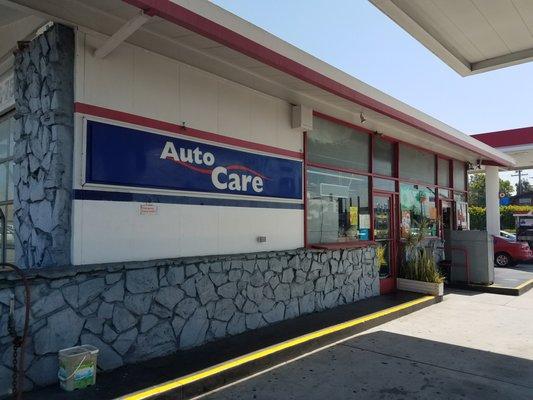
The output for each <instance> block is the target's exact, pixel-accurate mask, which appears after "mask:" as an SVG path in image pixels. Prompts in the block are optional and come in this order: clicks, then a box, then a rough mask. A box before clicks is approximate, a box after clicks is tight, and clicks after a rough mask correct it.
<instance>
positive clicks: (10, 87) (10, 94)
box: [0, 72, 15, 114]
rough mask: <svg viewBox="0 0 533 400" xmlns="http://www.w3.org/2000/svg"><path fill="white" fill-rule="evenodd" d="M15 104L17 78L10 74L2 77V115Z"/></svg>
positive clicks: (0, 97)
mask: <svg viewBox="0 0 533 400" xmlns="http://www.w3.org/2000/svg"><path fill="white" fill-rule="evenodd" d="M14 104H15V77H14V75H13V72H8V73H7V74H5V75H4V76H2V77H0V114H1V113H3V112H4V111H6V110H7V109H8V108H11V107H12V106H13V105H14Z"/></svg>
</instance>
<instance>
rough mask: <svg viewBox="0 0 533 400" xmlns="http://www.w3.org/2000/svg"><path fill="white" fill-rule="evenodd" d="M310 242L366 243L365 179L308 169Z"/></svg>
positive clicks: (367, 224) (367, 212) (368, 215)
mask: <svg viewBox="0 0 533 400" xmlns="http://www.w3.org/2000/svg"><path fill="white" fill-rule="evenodd" d="M307 190H308V192H307V239H308V241H309V243H311V244H316V243H336V242H349V241H356V240H368V239H369V233H370V211H369V205H368V178H367V177H366V176H360V175H355V174H348V173H342V172H336V171H328V170H325V169H319V168H309V169H308V170H307Z"/></svg>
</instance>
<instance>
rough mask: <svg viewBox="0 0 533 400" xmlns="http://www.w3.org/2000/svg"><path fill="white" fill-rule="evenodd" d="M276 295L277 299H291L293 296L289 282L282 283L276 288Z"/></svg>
mask: <svg viewBox="0 0 533 400" xmlns="http://www.w3.org/2000/svg"><path fill="white" fill-rule="evenodd" d="M274 296H275V299H276V301H285V300H289V298H290V296H291V287H290V286H289V284H287V283H280V284H279V285H278V286H277V287H276V288H275V289H274Z"/></svg>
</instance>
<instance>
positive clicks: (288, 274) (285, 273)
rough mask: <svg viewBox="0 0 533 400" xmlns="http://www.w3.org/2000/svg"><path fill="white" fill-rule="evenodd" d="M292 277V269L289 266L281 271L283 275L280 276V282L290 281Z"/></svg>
mask: <svg viewBox="0 0 533 400" xmlns="http://www.w3.org/2000/svg"><path fill="white" fill-rule="evenodd" d="M293 279H294V270H292V269H291V268H288V269H286V270H284V271H283V275H282V276H281V282H283V283H291V282H292V280H293Z"/></svg>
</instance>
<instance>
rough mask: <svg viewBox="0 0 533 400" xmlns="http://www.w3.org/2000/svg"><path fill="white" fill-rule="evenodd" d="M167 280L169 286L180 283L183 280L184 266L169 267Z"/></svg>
mask: <svg viewBox="0 0 533 400" xmlns="http://www.w3.org/2000/svg"><path fill="white" fill-rule="evenodd" d="M167 281H168V283H169V285H171V286H176V285H181V284H182V283H183V282H185V270H184V267H182V266H179V267H170V268H169V269H168V272H167Z"/></svg>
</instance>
